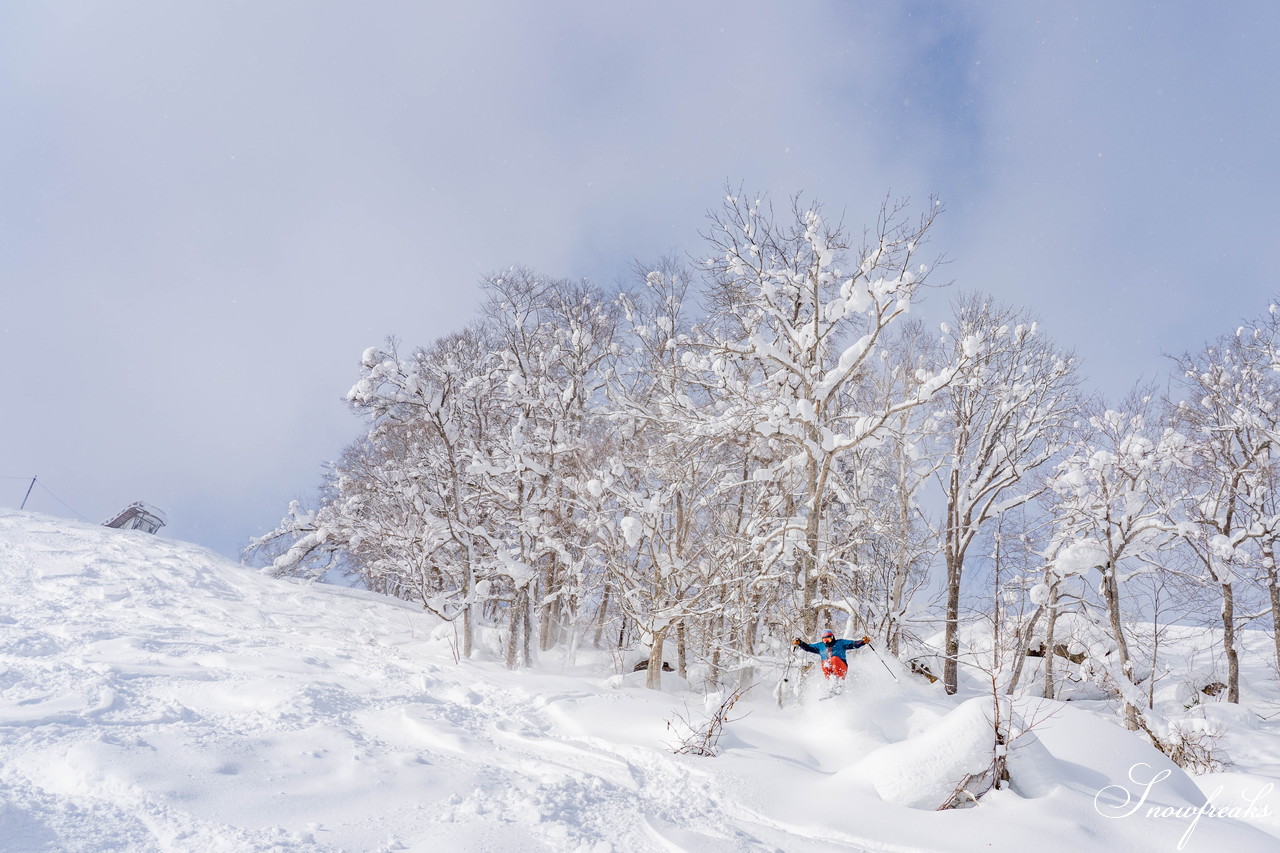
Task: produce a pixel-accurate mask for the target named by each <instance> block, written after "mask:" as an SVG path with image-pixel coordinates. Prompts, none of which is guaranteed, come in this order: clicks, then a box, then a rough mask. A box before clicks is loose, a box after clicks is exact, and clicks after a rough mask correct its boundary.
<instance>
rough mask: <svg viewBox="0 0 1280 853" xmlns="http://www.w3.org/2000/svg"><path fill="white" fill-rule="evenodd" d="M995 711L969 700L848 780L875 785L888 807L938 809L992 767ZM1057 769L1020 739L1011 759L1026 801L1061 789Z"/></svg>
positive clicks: (1014, 780)
mask: <svg viewBox="0 0 1280 853" xmlns="http://www.w3.org/2000/svg"><path fill="white" fill-rule="evenodd" d="M992 710H993V708H992V701H991V699H990V697H982V696H979V697H976V698H973V699H969V700H968V701H966V702H964V703H963V704H961V705H960V706H959V707H958V708H956V709H955V710H953V711H951V712H950V713H949V714H947V715H946V716H944V717H943V718H942V719H940V720H938V721H937V722H936V723H935V724H934V725H932V726H931V727H930V728H928V729H926V730H925V731H924V732H922V733H920V734H917V735H915V736H914V737H910V738H907V739H905V740H901V741H898V742H896V743H890V744H886V745H885V746H882V747H880V748H879V749H876V750H875V751H873V752H872V753H871V754H869V755H868V756H866V758H864V759H862V761H860V762H859V763H858V764H857V765H856V766H855V767H853V768H851V769H850V771H849V772H848V774H847V775H848V776H849V777H850V778H860V779H862V780H864V781H866V782H867V783H869V784H870V785H871V786H872V787H873V788H874V789H875V791H876V793H877V794H879V795H880V797H881V798H882V799H884V800H885V801H887V802H890V803H895V804H897V805H900V806H907V807H909V808H915V809H936V808H938V807H939V806H941V805H942V804H943V803H945V802H946V801H947V800H949V799H950V798H951V796H952V794H953V793H954V792H955V790H956V787H957V786H958V785H959V784H960V783H961V781H962V780H964V779H965V777H967V776H970V775H977V774H980V773H982V772H983V771H984V770H987V769H988V768H989V767H990V766H991V764H992V761H993V759H994V756H995V747H996V743H995V730H994V727H993V726H992V723H991V720H992ZM1015 728H1016V725H1015ZM1053 763H1054V759H1053V757H1052V756H1051V755H1049V753H1048V751H1047V750H1045V748H1044V747H1043V746H1042V745H1041V744H1040V742H1039V741H1038V740H1037V739H1036V738H1035V737H1034V736H1033V735H1027V736H1025V737H1022V738H1019V739H1018V740H1017V741H1016V742H1015V744H1014V746H1013V748H1012V749H1011V750H1010V752H1009V758H1008V765H1009V775H1010V779H1011V787H1012V788H1013V790H1014V791H1015V792H1016V793H1019V794H1022V795H1023V796H1027V797H1038V796H1044V795H1045V794H1047V793H1049V792H1050V791H1052V790H1053V788H1054V787H1056V782H1055V781H1054V770H1053ZM1019 783H1021V784H1019Z"/></svg>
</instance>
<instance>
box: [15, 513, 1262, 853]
mask: <svg viewBox="0 0 1280 853" xmlns="http://www.w3.org/2000/svg"><path fill="white" fill-rule="evenodd" d="M0 584H2V585H3V590H4V592H3V602H4V603H3V606H2V608H0V850H2V851H5V853H26V851H86V852H87V851H94V853H97V851H200V852H201V853H207V851H236V853H240V851H331V850H349V851H397V850H408V851H424V853H425V851H433V853H434V851H505V850H511V851H538V850H547V851H593V853H604V851H699V853H701V851H713V853H714V851H787V853H793V851H878V852H880V851H883V852H884V853H888V851H899V852H900V853H901V852H902V851H977V850H984V851H990V850H1007V851H1023V850H1034V851H1037V853H1042V851H1058V850H1062V851H1076V850H1126V851H1147V850H1150V851H1156V850H1159V851H1173V850H1177V849H1183V850H1192V851H1194V850H1204V851H1208V850H1218V849H1224V848H1226V849H1230V850H1231V851H1232V853H1249V851H1274V850H1277V849H1280V837H1277V833H1280V797H1277V796H1274V795H1273V794H1272V793H1271V791H1270V789H1267V788H1266V787H1265V786H1267V785H1268V784H1270V783H1271V782H1272V781H1274V779H1275V778H1278V777H1280V736H1278V735H1280V732H1278V730H1277V728H1276V724H1275V723H1272V722H1269V721H1264V720H1261V719H1260V718H1259V717H1258V715H1257V714H1255V713H1252V712H1251V711H1249V710H1248V709H1244V708H1228V709H1225V710H1222V711H1217V712H1215V713H1214V715H1213V716H1212V722H1214V723H1215V724H1216V725H1219V726H1225V727H1227V731H1228V732H1229V736H1228V744H1229V746H1230V748H1231V752H1232V756H1233V758H1235V764H1234V766H1233V767H1232V768H1231V769H1230V772H1226V773H1221V774H1215V775H1214V776H1211V777H1202V778H1199V779H1192V778H1191V777H1189V776H1187V775H1186V774H1184V773H1183V772H1182V771H1180V770H1178V769H1177V768H1176V767H1174V766H1173V765H1172V764H1170V763H1169V762H1168V761H1167V760H1166V759H1165V758H1164V757H1163V756H1162V755H1160V754H1159V753H1157V752H1155V751H1154V750H1153V749H1151V748H1150V747H1149V746H1147V745H1146V744H1144V743H1143V742H1142V741H1141V740H1139V739H1138V738H1137V737H1136V736H1135V735H1133V734H1132V733H1130V732H1126V731H1124V730H1123V729H1122V728H1121V727H1120V726H1119V725H1117V724H1116V723H1115V721H1114V719H1113V716H1114V715H1109V714H1107V713H1104V712H1101V711H1097V710H1090V709H1087V708H1083V707H1077V703H1043V704H1042V707H1040V708H1039V709H1031V710H1038V712H1041V714H1040V715H1041V717H1043V712H1046V711H1047V712H1048V713H1050V714H1051V716H1050V717H1049V718H1048V719H1041V721H1040V723H1039V724H1038V725H1037V727H1036V729H1035V731H1034V732H1033V733H1032V734H1030V735H1027V736H1025V737H1024V738H1023V739H1022V740H1021V741H1020V742H1019V743H1016V744H1015V745H1014V747H1013V750H1012V751H1011V753H1010V760H1009V763H1010V768H1011V773H1012V777H1013V787H1012V789H1011V790H1003V791H997V792H992V793H990V794H988V795H987V796H986V797H984V798H983V800H982V802H981V804H980V805H978V806H977V807H973V808H968V809H960V810H951V811H943V812H938V811H934V810H933V808H934V807H935V806H936V805H937V800H938V799H939V794H943V795H945V794H946V793H947V792H948V791H949V790H950V789H949V788H948V787H947V786H948V782H950V781H952V779H951V777H952V776H953V775H954V774H955V773H956V772H957V771H961V770H962V771H965V772H969V771H971V770H972V769H975V768H977V767H978V766H980V765H981V764H982V757H983V754H984V750H985V749H986V744H987V743H988V742H989V741H990V731H989V730H988V729H986V728H985V727H986V726H987V725H988V723H987V719H988V718H987V716H986V713H987V711H986V709H987V708H988V707H989V705H988V702H987V701H986V700H984V699H983V698H982V697H981V695H980V694H979V693H975V692H970V693H969V694H968V695H961V696H956V697H949V696H946V695H945V694H943V693H942V692H941V690H940V689H939V688H937V687H936V686H934V685H929V684H927V683H926V682H924V681H917V680H914V679H913V677H912V676H911V675H909V674H908V673H906V672H905V671H903V670H902V668H901V667H898V666H896V662H895V661H893V660H892V659H888V665H891V666H893V668H894V669H895V672H897V674H898V678H899V679H901V683H898V682H895V681H894V680H893V679H892V678H891V677H890V676H889V674H888V673H887V672H886V671H885V668H884V666H882V665H881V663H880V662H879V661H878V660H877V659H876V658H875V657H873V656H869V655H867V654H865V653H855V654H854V655H853V656H852V657H851V661H850V664H851V665H850V681H851V683H850V685H849V687H848V688H847V689H846V691H845V692H844V694H843V695H840V696H837V697H834V698H832V699H831V700H828V701H818V700H817V695H818V691H819V688H820V685H819V684H817V683H815V682H814V681H810V682H809V683H807V684H806V685H805V686H804V688H803V689H802V692H801V695H800V696H799V697H798V699H796V700H794V701H791V702H789V703H788V704H787V705H786V707H784V708H782V709H779V708H778V707H777V704H776V702H775V701H774V694H773V688H774V682H776V680H777V674H776V673H775V674H773V675H769V676H767V678H766V681H765V682H764V683H762V684H761V685H760V686H758V687H756V688H754V689H753V691H752V692H750V693H749V694H748V695H747V697H746V698H745V699H743V700H742V701H741V702H740V703H739V704H738V705H737V707H735V709H734V714H733V716H734V717H735V719H734V720H733V721H732V722H730V723H729V725H728V726H727V728H726V729H725V731H724V734H723V737H722V738H721V740H720V744H719V745H720V749H721V754H720V755H719V756H718V757H715V758H705V757H695V756H687V755H676V754H674V753H673V750H672V746H673V745H674V744H675V742H676V734H675V730H678V729H679V725H678V724H677V725H676V726H675V730H673V729H672V728H670V727H669V723H673V722H675V723H678V721H679V720H680V719H681V718H684V719H688V720H692V721H695V722H696V721H699V720H701V719H704V718H705V717H704V715H705V713H706V712H705V707H706V704H707V703H706V701H705V697H704V696H703V695H702V694H700V693H696V692H688V691H687V689H686V688H687V683H686V682H684V681H683V680H681V679H674V678H673V679H671V685H672V686H671V687H670V688H669V690H668V691H667V692H656V691H649V690H645V689H643V687H642V679H643V674H642V673H637V674H631V673H625V674H623V673H621V672H620V670H626V669H629V666H625V664H629V663H632V662H634V660H635V659H636V658H638V657H640V656H641V653H639V652H633V653H631V654H630V655H628V656H625V657H617V656H611V655H608V654H605V653H596V652H591V653H590V654H588V653H580V654H579V655H578V656H577V660H576V662H570V661H567V660H566V659H564V658H563V657H562V656H559V655H550V654H548V655H544V656H543V657H542V659H541V660H540V661H539V663H538V665H537V667H535V668H534V669H533V670H532V671H521V672H510V671H507V670H506V669H504V668H503V667H502V666H501V664H500V663H499V662H498V659H497V656H496V655H495V654H493V653H492V652H491V651H489V650H488V649H489V648H490V647H491V648H493V649H496V648H498V644H499V643H500V641H501V637H499V636H498V635H496V634H493V635H489V634H484V635H482V637H481V639H482V645H484V646H485V648H484V649H482V650H481V651H480V652H478V653H477V654H476V655H474V656H473V658H471V659H469V660H461V661H459V660H457V659H456V656H455V654H454V651H453V649H454V644H453V642H452V638H453V632H452V628H451V627H450V626H448V625H443V624H441V623H440V622H439V621H438V620H436V619H434V618H433V617H430V616H428V615H427V614H425V613H424V612H422V611H421V610H420V609H418V608H416V607H414V606H413V605H411V604H408V603H405V602H400V601H396V600H391V599H387V598H384V597H381V596H377V595H373V594H370V593H365V592H359V591H353V590H349V589H343V588H338V587H332V586H325V585H322V584H305V583H299V582H295V581H285V580H275V579H271V578H269V577H266V576H264V575H262V574H260V573H258V572H256V571H254V570H252V569H249V568H245V567H242V566H238V565H236V564H234V563H231V562H229V561H227V560H225V559H224V558H222V557H219V556H217V555H215V554H213V553H211V552H209V551H206V550H204V549H201V548H198V547H196V546H193V545H187V544H183V543H180V542H175V541H172V540H168V539H164V538H160V537H155V536H149V535H146V534H142V533H138V532H135V531H116V530H110V529H107V528H101V527H93V526H90V525H84V524H77V523H73V522H68V521H63V520H60V519H53V518H49V517H46V516H40V515H33V514H29V513H20V512H17V511H13V510H0ZM793 674H794V670H793ZM1259 678H1261V676H1259ZM794 683H795V681H794V679H793V680H792V681H790V682H788V684H789V685H790V684H794ZM1021 711H1022V712H1023V713H1027V712H1028V709H1025V708H1024V709H1021ZM1206 720H1209V717H1208V716H1206ZM1163 771H1169V772H1168V774H1167V775H1164V776H1161V777H1160V779H1159V781H1158V782H1155V783H1153V784H1151V786H1150V788H1149V789H1147V788H1144V787H1143V783H1145V782H1146V781H1149V780H1151V779H1154V778H1155V777H1156V775H1157V773H1163ZM1144 774H1145V775H1144ZM955 781H958V780H955ZM1219 789H1221V790H1219ZM1121 791H1125V792H1128V793H1130V794H1131V801H1130V802H1129V803H1128V804H1126V801H1125V799H1124V797H1123V796H1122V795H1121ZM1215 791H1216V793H1215ZM1207 795H1212V796H1213V797H1214V798H1215V799H1214V800H1213V802H1214V803H1215V804H1216V805H1219V806H1222V807H1228V806H1230V807H1234V809H1235V812H1236V815H1237V816H1236V817H1230V816H1217V815H1208V816H1204V815H1202V816H1201V817H1200V818H1199V819H1193V818H1192V817H1190V816H1189V814H1190V810H1192V809H1194V808H1196V807H1199V806H1201V805H1202V804H1203V803H1204V802H1205V797H1206V796H1207ZM1139 797H1141V798H1142V805H1141V808H1140V809H1136V810H1135V811H1134V812H1133V813H1130V814H1125V813H1124V812H1125V810H1126V809H1127V808H1128V805H1132V804H1133V803H1137V802H1138V798H1139ZM1248 808H1252V810H1253V811H1252V813H1251V814H1248V815H1246V814H1245V811H1246V809H1248ZM1150 809H1164V810H1165V812H1166V813H1165V814H1163V815H1161V814H1158V813H1157V814H1148V811H1149V810H1150ZM1175 809H1182V810H1184V812H1186V814H1185V815H1184V816H1178V815H1174V814H1172V812H1173V810H1175ZM1180 845H1181V846H1180Z"/></svg>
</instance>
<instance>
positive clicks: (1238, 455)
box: [1175, 329, 1280, 702]
mask: <svg viewBox="0 0 1280 853" xmlns="http://www.w3.org/2000/svg"><path fill="white" fill-rule="evenodd" d="M1254 343H1255V341H1254V339H1253V338H1252V336H1247V335H1245V334H1243V329H1242V330H1241V333H1239V334H1234V335H1225V336H1223V337H1221V338H1219V339H1218V340H1217V341H1216V342H1214V343H1213V344H1210V345H1209V346H1207V347H1205V348H1204V349H1203V350H1200V351H1199V352H1194V353H1186V354H1184V355H1182V356H1180V357H1178V358H1177V359H1175V362H1176V364H1177V368H1178V375H1177V376H1176V377H1175V379H1176V381H1177V385H1178V389H1177V390H1178V392H1179V393H1180V394H1184V395H1185V398H1184V399H1182V400H1180V401H1179V402H1178V403H1177V406H1176V418H1177V422H1178V424H1179V427H1180V429H1181V430H1182V431H1183V432H1185V433H1186V434H1187V437H1188V438H1189V439H1190V440H1191V442H1192V445H1193V449H1194V451H1195V456H1196V460H1195V464H1194V465H1193V466H1192V468H1191V469H1190V476H1188V477H1187V478H1186V480H1185V485H1184V493H1185V495H1184V498H1183V512H1184V514H1185V518H1186V524H1185V525H1184V526H1183V527H1182V533H1183V539H1184V542H1185V543H1186V545H1187V547H1188V548H1190V550H1191V552H1192V553H1193V554H1194V555H1195V558H1196V560H1197V561H1198V563H1199V565H1200V567H1201V569H1202V571H1203V572H1204V575H1205V578H1206V580H1207V582H1209V583H1210V584H1212V585H1213V586H1215V587H1216V588H1217V590H1218V592H1219V594H1220V596H1221V604H1222V609H1221V623H1222V629H1223V647H1224V649H1223V651H1224V654H1225V657H1226V660H1227V700H1228V701H1230V702H1239V701H1240V663H1239V650H1238V648H1237V641H1238V636H1237V634H1238V630H1239V629H1240V627H1241V626H1242V625H1243V624H1245V623H1247V622H1249V621H1251V620H1252V619H1254V618H1256V617H1257V616H1259V615H1261V613H1265V612H1267V611H1266V610H1263V611H1261V612H1260V613H1247V612H1241V609H1240V608H1238V605H1239V604H1240V603H1241V602H1239V601H1238V598H1239V597H1240V595H1241V594H1242V593H1243V592H1244V590H1245V587H1243V586H1242V585H1241V582H1242V581H1247V580H1248V579H1249V577H1250V575H1251V574H1255V573H1257V572H1259V571H1262V572H1264V573H1265V572H1268V571H1272V572H1273V571H1274V568H1273V567H1274V542H1275V533H1274V531H1275V530H1276V529H1277V527H1280V523H1277V519H1276V517H1275V516H1274V515H1272V514H1271V513H1272V512H1273V511H1274V507H1275V501H1274V499H1273V498H1269V497H1268V493H1269V492H1270V491H1271V490H1273V489H1274V485H1275V453H1274V446H1275V441H1276V439H1277V437H1278V436H1277V432H1278V431H1277V408H1276V407H1277V394H1278V393H1280V385H1278V383H1277V381H1276V373H1275V371H1274V369H1273V365H1272V363H1271V361H1270V358H1269V354H1268V352H1267V350H1266V349H1265V348H1260V347H1257V346H1255V345H1254ZM1268 551H1269V552H1270V554H1271V557H1272V568H1271V569H1270V570H1269V569H1268V568H1266V567H1265V566H1264V562H1265V557H1264V553H1266V552H1268ZM1272 588H1273V589H1274V586H1273V587H1272ZM1277 653H1278V654H1280V648H1278V649H1277Z"/></svg>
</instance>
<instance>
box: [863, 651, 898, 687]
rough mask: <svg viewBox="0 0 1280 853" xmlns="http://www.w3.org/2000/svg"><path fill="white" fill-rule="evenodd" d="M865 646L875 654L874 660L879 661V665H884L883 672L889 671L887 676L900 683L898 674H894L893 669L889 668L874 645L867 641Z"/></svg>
mask: <svg viewBox="0 0 1280 853" xmlns="http://www.w3.org/2000/svg"><path fill="white" fill-rule="evenodd" d="M867 648H869V649H871V653H872V654H873V655H875V656H876V660H878V661H880V665H881V666H882V667H884V671H885V672H887V673H889V677H890V678H892V679H893V680H894V681H897V682H898V683H899V684H901V683H902V682H901V681H898V676H896V675H894V674H893V670H891V669H889V664H887V663H885V662H884V658H882V657H880V653H879V652H878V651H876V647H875V646H873V645H871V644H870V643H867Z"/></svg>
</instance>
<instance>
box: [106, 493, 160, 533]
mask: <svg viewBox="0 0 1280 853" xmlns="http://www.w3.org/2000/svg"><path fill="white" fill-rule="evenodd" d="M166 523H168V519H166V518H165V516H164V513H163V512H161V511H160V510H158V509H156V508H155V507H153V506H148V505H147V504H144V503H143V502H142V501H134V502H133V503H131V504H129V505H128V506H127V507H125V508H124V509H122V510H120V512H118V513H117V514H116V517H115V518H113V519H111V520H110V521H104V522H102V526H103V527H114V528H115V529H116V530H141V531H142V532H144V533H155V532H156V531H157V530H159V529H160V528H161V527H164V526H165V524H166Z"/></svg>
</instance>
